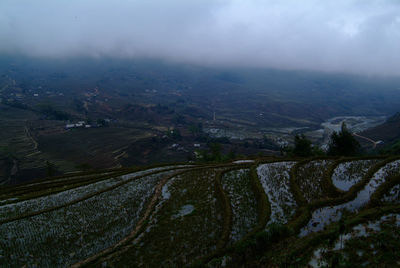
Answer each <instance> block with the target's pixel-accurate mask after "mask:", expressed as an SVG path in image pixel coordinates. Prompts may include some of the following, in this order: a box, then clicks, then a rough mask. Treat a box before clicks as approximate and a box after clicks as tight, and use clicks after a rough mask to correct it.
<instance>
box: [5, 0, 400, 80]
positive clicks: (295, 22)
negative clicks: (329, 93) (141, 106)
mask: <svg viewBox="0 0 400 268" xmlns="http://www.w3.org/2000/svg"><path fill="white" fill-rule="evenodd" d="M0 40H1V42H0V53H1V54H14V55H15V54H22V55H27V56H35V57H61V58H64V57H79V56H93V57H124V58H126V57H132V58H134V57H152V58H161V59H167V60H173V61H178V62H187V63H194V64H201V65H222V66H251V67H271V68H281V69H307V70H322V71H340V72H352V73H363V74H388V75H400V52H399V50H400V1H397V0H325V1H321V0H302V1H298V0H191V1H184V0H168V1H167V0H146V1H141V0H113V1H108V0H107V1H105V0H68V1H67V0H59V1H54V0H35V1H32V0H2V1H1V2H0Z"/></svg>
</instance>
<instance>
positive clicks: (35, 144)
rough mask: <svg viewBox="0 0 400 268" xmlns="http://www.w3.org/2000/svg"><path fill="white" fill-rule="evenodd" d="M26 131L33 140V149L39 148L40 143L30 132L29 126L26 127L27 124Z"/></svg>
mask: <svg viewBox="0 0 400 268" xmlns="http://www.w3.org/2000/svg"><path fill="white" fill-rule="evenodd" d="M25 133H26V136H27V137H28V138H29V139H30V140H31V141H32V142H33V149H34V150H37V148H38V143H37V141H35V139H34V138H33V137H32V135H31V133H30V132H29V129H28V127H26V126H25Z"/></svg>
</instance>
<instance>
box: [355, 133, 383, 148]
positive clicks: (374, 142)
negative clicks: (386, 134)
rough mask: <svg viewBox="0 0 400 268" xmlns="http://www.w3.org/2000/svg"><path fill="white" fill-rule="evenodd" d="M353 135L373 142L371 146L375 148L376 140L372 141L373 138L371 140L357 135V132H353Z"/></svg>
mask: <svg viewBox="0 0 400 268" xmlns="http://www.w3.org/2000/svg"><path fill="white" fill-rule="evenodd" d="M353 136H356V137H359V138H361V139H364V140H366V141H369V142H371V143H372V144H373V145H372V148H373V149H375V148H376V144H377V141H374V140H372V139H370V138H367V137H364V136H361V135H359V134H357V133H353Z"/></svg>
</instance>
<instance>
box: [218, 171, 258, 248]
mask: <svg viewBox="0 0 400 268" xmlns="http://www.w3.org/2000/svg"><path fill="white" fill-rule="evenodd" d="M222 186H223V189H224V191H225V192H226V193H227V194H228V195H229V199H230V202H231V207H232V214H233V220H232V232H231V235H230V240H231V241H230V242H231V243H232V242H236V241H238V240H240V239H242V238H243V237H244V236H245V235H246V234H247V233H248V232H249V230H251V229H252V228H253V227H254V226H255V225H256V224H257V220H258V214H257V199H256V197H255V195H254V192H253V190H252V187H251V182H250V170H249V169H238V170H232V171H229V172H227V173H225V174H224V175H223V176H222Z"/></svg>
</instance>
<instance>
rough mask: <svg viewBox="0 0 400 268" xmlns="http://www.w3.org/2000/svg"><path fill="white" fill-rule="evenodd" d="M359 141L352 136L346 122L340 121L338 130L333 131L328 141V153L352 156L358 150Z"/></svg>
mask: <svg viewBox="0 0 400 268" xmlns="http://www.w3.org/2000/svg"><path fill="white" fill-rule="evenodd" d="M360 148H361V146H360V143H359V142H358V141H357V140H356V139H355V138H354V136H353V134H352V133H351V132H350V131H349V130H348V129H347V127H346V124H345V123H344V122H343V123H342V129H341V131H339V132H336V131H335V132H333V133H332V135H331V140H330V142H329V148H328V154H329V155H341V156H352V155H356V154H357V153H358V152H359V151H360Z"/></svg>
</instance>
